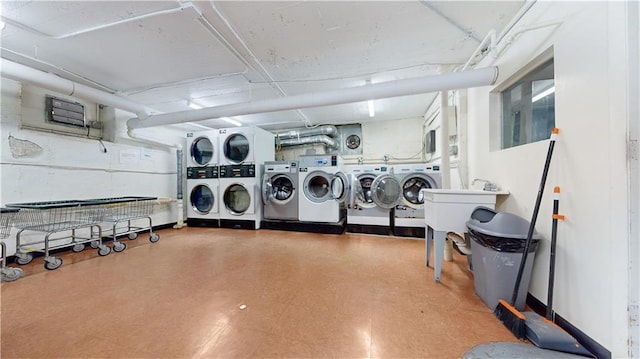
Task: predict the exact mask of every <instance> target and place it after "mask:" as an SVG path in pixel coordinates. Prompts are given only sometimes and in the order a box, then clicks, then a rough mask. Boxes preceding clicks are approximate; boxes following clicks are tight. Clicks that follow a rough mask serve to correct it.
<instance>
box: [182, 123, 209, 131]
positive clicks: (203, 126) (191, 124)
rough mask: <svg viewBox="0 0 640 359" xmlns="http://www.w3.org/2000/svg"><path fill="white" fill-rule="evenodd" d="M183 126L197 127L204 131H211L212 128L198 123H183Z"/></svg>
mask: <svg viewBox="0 0 640 359" xmlns="http://www.w3.org/2000/svg"><path fill="white" fill-rule="evenodd" d="M185 124H187V125H190V126H193V127H199V128H202V129H205V130H213V127H209V126H205V125H201V124H199V123H193V122H185Z"/></svg>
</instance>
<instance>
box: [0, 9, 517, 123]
mask: <svg viewBox="0 0 640 359" xmlns="http://www.w3.org/2000/svg"><path fill="white" fill-rule="evenodd" d="M1 5H2V10H1V11H2V20H3V21H4V22H5V23H6V27H5V28H4V29H3V30H2V37H1V41H2V42H1V55H2V57H4V58H6V59H9V60H12V61H16V62H19V63H22V64H25V65H27V66H31V67H34V68H37V69H41V70H44V71H49V72H53V73H55V74H57V75H59V76H62V77H64V78H68V79H70V80H73V81H77V82H80V83H83V84H86V85H90V86H94V87H97V88H99V89H102V90H105V91H109V92H113V93H117V94H119V95H121V96H123V97H127V98H129V99H130V100H133V101H136V102H139V103H141V104H144V105H147V106H148V107H150V108H153V109H154V110H156V111H157V112H159V113H166V112H176V111H184V110H189V107H188V101H190V100H191V101H193V102H195V103H197V104H199V105H202V106H205V107H209V106H218V105H224V104H235V103H244V102H249V101H256V100H264V99H271V98H277V97H282V96H290V95H298V94H304V93H311V92H318V91H324V90H336V89H341V88H347V87H354V86H362V85H365V84H366V82H367V81H370V82H371V83H377V82H384V81H391V80H398V79H405V78H413V77H420V76H425V75H432V74H438V73H441V72H444V71H452V70H453V69H454V68H455V67H456V66H460V65H461V64H464V63H465V62H466V61H467V60H468V59H469V57H470V56H471V55H472V53H473V52H474V50H475V49H476V48H477V47H478V45H479V43H480V41H481V40H482V39H483V38H484V37H485V35H486V34H487V33H488V32H489V31H490V30H491V29H494V30H496V32H498V33H499V32H500V31H502V30H503V29H504V27H505V26H506V25H507V24H508V23H509V22H510V21H511V20H512V19H513V17H514V16H515V15H516V13H517V12H518V10H520V8H522V7H523V6H524V5H525V2H524V1H502V2H501V1H446V2H445V1H433V2H431V1H430V2H427V1H341V2H335V1H302V2H297V1H296V2H294V1H256V2H253V1H252V2H250V1H194V2H180V1H62V2H61V1H26V0H19V1H16V0H3V1H2V4H1ZM434 96H435V94H423V95H413V96H405V97H397V98H391V99H384V100H376V101H375V107H376V116H375V117H374V118H373V119H371V118H369V115H368V109H367V104H366V103H364V102H360V103H353V104H346V105H337V106H326V107H319V108H307V109H300V110H295V111H282V112H274V113H265V114H255V115H247V116H238V117H237V118H236V119H237V120H239V121H241V122H242V123H243V124H246V125H258V126H261V127H264V128H267V129H283V128H294V127H301V126H304V125H305V124H307V125H314V124H327V123H331V124H344V123H362V122H366V121H381V120H394V119H405V118H412V117H422V116H423V115H424V113H425V111H426V109H427V107H428V105H429V104H430V103H431V101H432V100H433V98H434ZM200 124H202V125H208V126H211V127H214V128H218V127H226V126H229V125H228V124H227V123H225V122H223V121H221V120H219V119H212V120H206V121H202V122H200ZM180 128H181V129H184V130H186V131H188V130H193V129H195V128H193V127H191V126H190V125H188V124H184V125H180Z"/></svg>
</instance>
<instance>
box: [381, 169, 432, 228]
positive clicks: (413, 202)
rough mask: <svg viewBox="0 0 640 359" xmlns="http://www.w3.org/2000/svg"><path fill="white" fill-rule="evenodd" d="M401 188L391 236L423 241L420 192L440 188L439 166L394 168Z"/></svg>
mask: <svg viewBox="0 0 640 359" xmlns="http://www.w3.org/2000/svg"><path fill="white" fill-rule="evenodd" d="M394 173H395V176H396V177H397V178H398V180H399V181H400V187H401V188H402V196H401V202H400V203H399V204H398V205H396V207H395V209H394V216H393V225H392V227H393V234H394V235H396V236H402V237H416V238H423V239H424V234H425V233H424V216H425V215H429V214H428V213H426V214H425V212H424V199H423V198H422V193H420V190H422V189H427V188H442V176H441V174H440V166H439V165H428V164H406V165H405V164H403V165H395V166H394Z"/></svg>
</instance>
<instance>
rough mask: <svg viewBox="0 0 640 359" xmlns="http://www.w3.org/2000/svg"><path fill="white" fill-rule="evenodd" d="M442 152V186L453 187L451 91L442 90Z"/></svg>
mask: <svg viewBox="0 0 640 359" xmlns="http://www.w3.org/2000/svg"><path fill="white" fill-rule="evenodd" d="M440 118H441V119H442V121H441V124H440V152H441V153H442V155H441V158H442V163H441V164H440V166H441V168H440V173H441V175H442V188H445V189H448V188H451V163H450V159H449V91H442V92H440Z"/></svg>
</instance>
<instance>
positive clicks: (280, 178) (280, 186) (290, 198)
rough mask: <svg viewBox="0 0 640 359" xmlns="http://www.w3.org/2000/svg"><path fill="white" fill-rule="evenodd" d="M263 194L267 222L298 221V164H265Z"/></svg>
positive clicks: (293, 162)
mask: <svg viewBox="0 0 640 359" xmlns="http://www.w3.org/2000/svg"><path fill="white" fill-rule="evenodd" d="M261 194H262V205H263V217H264V219H265V220H269V219H276V220H293V221H297V220H298V219H299V216H298V162H297V161H291V162H288V161H269V162H265V163H264V173H263V175H262V191H261Z"/></svg>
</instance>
